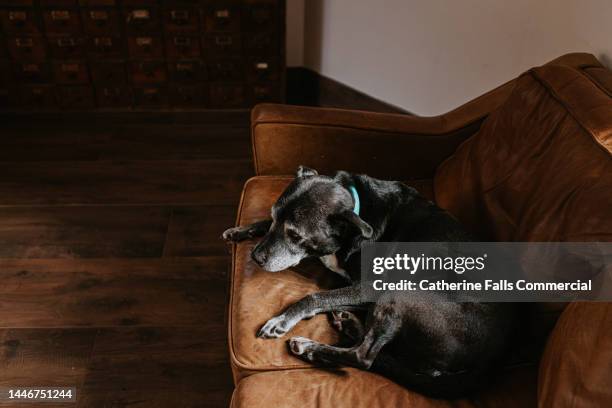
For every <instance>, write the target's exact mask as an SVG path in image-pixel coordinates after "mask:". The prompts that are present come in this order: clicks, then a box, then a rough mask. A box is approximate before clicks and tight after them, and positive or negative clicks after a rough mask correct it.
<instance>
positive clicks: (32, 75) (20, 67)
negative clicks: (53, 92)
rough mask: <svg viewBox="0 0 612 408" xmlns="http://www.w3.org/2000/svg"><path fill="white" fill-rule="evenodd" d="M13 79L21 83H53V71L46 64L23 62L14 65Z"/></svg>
mask: <svg viewBox="0 0 612 408" xmlns="http://www.w3.org/2000/svg"><path fill="white" fill-rule="evenodd" d="M13 78H14V79H15V80H16V81H17V82H18V83H19V82H23V83H42V82H51V70H50V68H49V65H48V64H47V63H44V62H21V63H15V64H13Z"/></svg>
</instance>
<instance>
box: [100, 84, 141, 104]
mask: <svg viewBox="0 0 612 408" xmlns="http://www.w3.org/2000/svg"><path fill="white" fill-rule="evenodd" d="M133 101H134V97H133V96H132V90H131V89H130V88H129V87H127V86H96V102H97V104H98V107H100V108H118V107H128V106H131V105H132V103H133Z"/></svg>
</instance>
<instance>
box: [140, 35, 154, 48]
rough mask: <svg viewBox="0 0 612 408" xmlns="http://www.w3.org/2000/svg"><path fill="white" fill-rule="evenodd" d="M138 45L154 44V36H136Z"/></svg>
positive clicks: (147, 45) (148, 45)
mask: <svg viewBox="0 0 612 408" xmlns="http://www.w3.org/2000/svg"><path fill="white" fill-rule="evenodd" d="M136 45H138V46H139V47H151V46H152V45H153V38H151V37H136Z"/></svg>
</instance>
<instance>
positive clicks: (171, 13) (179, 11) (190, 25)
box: [163, 6, 200, 33]
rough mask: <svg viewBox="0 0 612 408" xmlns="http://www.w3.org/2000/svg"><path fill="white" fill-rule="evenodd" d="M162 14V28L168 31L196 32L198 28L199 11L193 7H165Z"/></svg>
mask: <svg viewBox="0 0 612 408" xmlns="http://www.w3.org/2000/svg"><path fill="white" fill-rule="evenodd" d="M163 14H164V16H163V19H164V29H165V30H166V32H168V33H182V32H192V33H196V32H198V30H199V29H200V13H199V11H198V9H196V8H195V7H188V6H187V7H180V6H176V7H166V8H165V9H164V11H163Z"/></svg>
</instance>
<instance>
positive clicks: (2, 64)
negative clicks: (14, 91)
mask: <svg viewBox="0 0 612 408" xmlns="http://www.w3.org/2000/svg"><path fill="white" fill-rule="evenodd" d="M10 83H11V66H10V64H9V62H8V61H6V60H0V88H6V87H7V86H8V85H9V84H10Z"/></svg>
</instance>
